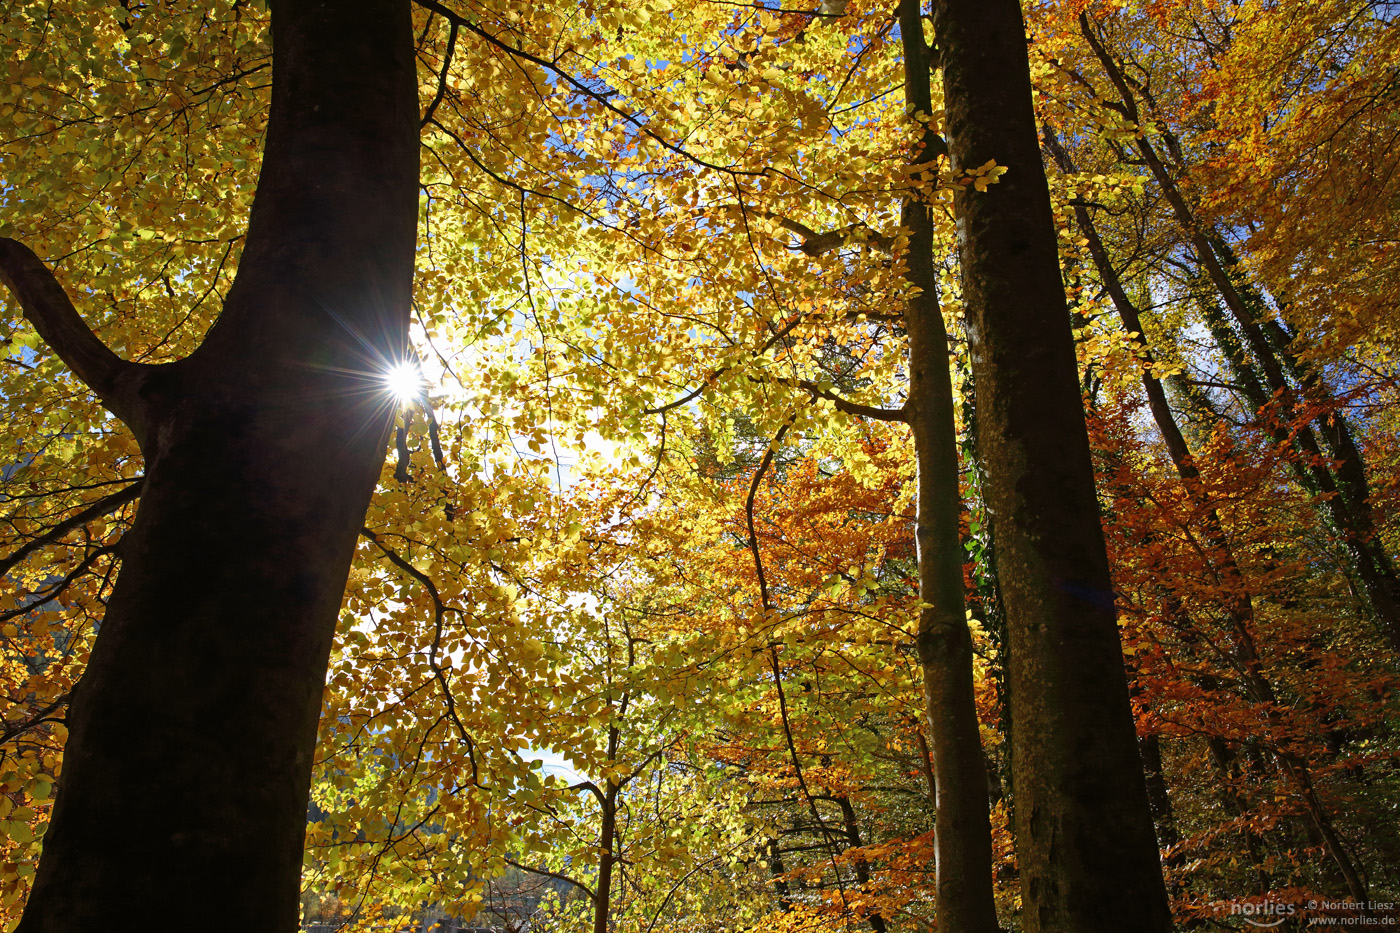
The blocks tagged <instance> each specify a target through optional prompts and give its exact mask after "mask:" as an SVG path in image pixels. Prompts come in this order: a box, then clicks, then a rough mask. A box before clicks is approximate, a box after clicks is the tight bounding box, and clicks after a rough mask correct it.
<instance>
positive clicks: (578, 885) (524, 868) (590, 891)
mask: <svg viewBox="0 0 1400 933" xmlns="http://www.w3.org/2000/svg"><path fill="white" fill-rule="evenodd" d="M501 861H503V862H505V863H506V864H507V865H514V866H515V867H516V868H518V869H520V870H521V871H528V872H529V873H530V874H532V875H543V876H544V877H546V878H553V879H554V880H556V881H563V882H566V883H568V884H571V885H573V886H574V887H576V888H578V889H579V890H580V891H582V892H583V893H584V894H587V895H588V899H589V900H590V901H596V900H597V899H598V895H596V894H594V893H593V889H592V888H590V887H589V886H588V885H586V884H584V883H583V882H582V881H579V880H578V879H576V878H570V877H569V876H568V875H560V874H557V873H555V872H552V871H545V870H544V869H542V868H531V867H530V866H529V865H522V864H520V863H519V862H517V861H515V860H514V859H511V858H505V857H502V858H501Z"/></svg>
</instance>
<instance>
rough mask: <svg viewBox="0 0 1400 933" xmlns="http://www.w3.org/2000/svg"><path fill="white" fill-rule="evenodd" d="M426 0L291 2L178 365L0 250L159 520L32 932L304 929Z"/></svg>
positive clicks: (32, 915)
mask: <svg viewBox="0 0 1400 933" xmlns="http://www.w3.org/2000/svg"><path fill="white" fill-rule="evenodd" d="M409 10H410V8H409V3H408V2H407V0H361V2H355V3H352V4H336V5H326V4H318V3H312V2H308V0H280V2H278V3H277V4H276V5H275V10H274V13H273V29H272V32H273V43H274V47H275V52H274V86H273V92H272V109H271V114H270V117H269V125H268V132H267V142H266V149H265V157H264V163H263V168H262V174H261V176H260V179H259V185H258V192H257V196H256V199H255V201H254V205H253V209H252V215H251V218H250V221H249V229H248V234H247V242H246V247H245V250H244V254H243V259H242V264H241V267H240V271H239V274H238V277H237V279H236V281H235V282H234V284H233V286H232V288H231V290H230V292H229V294H228V296H227V300H226V301H225V303H224V307H223V312H222V314H221V315H220V317H219V319H218V321H217V323H216V324H215V325H214V327H213V328H212V329H211V330H210V332H209V334H208V335H207V337H206V338H205V340H204V341H203V343H202V344H201V345H200V347H199V348H198V349H197V350H195V351H194V352H193V353H191V354H190V355H189V356H187V357H186V358H184V359H181V360H179V361H177V362H173V363H168V364H164V365H146V364H139V363H134V362H126V361H123V360H121V359H120V358H119V357H118V356H117V355H116V354H115V353H114V352H113V351H112V350H111V349H109V348H108V347H107V346H105V345H104V344H103V343H102V342H101V341H100V340H99V339H98V338H97V337H96V336H95V335H94V334H93V332H92V331H91V330H90V329H89V328H88V326H87V325H86V324H85V323H84V321H83V319H82V318H81V317H80V316H79V314H78V312H77V311H76V310H75V309H74V307H73V304H72V303H71V301H70V299H69V297H68V295H67V294H66V293H65V291H64V290H63V288H62V287H61V286H60V285H59V283H58V282H57V281H56V279H55V278H54V277H53V275H52V274H51V273H50V272H49V270H48V269H47V268H46V267H45V266H44V265H43V264H42V263H41V262H40V261H39V260H38V259H37V258H36V257H35V256H34V254H33V253H31V252H30V251H29V250H28V249H26V248H25V247H24V246H22V245H21V244H19V243H17V242H15V241H13V240H4V241H0V269H3V277H4V281H5V283H6V284H7V285H8V286H9V288H10V289H11V291H12V292H13V293H14V294H15V296H16V297H17V299H18V300H19V302H20V304H21V305H22V306H23V309H24V312H25V314H26V316H27V317H28V318H29V320H30V321H31V322H32V323H33V325H34V327H35V328H36V329H37V330H38V332H39V334H40V335H41V336H42V337H43V339H44V341H45V342H46V343H47V344H48V345H49V346H50V348H52V349H53V351H54V352H56V353H57V354H58V355H59V356H60V357H61V358H62V359H63V360H64V362H65V363H66V364H67V365H68V366H69V368H70V369H71V370H72V371H73V373H74V374H75V375H76V376H77V377H78V378H79V379H81V380H82V381H83V382H84V383H86V384H87V386H88V387H89V388H90V389H91V390H92V391H93V392H95V393H96V394H97V395H98V397H99V398H100V399H101V400H102V402H103V404H104V405H105V406H106V407H107V409H108V410H109V411H110V412H111V413H112V414H113V415H115V416H116V417H118V418H120V419H121V420H122V422H124V423H125V424H126V426H127V427H128V428H129V429H130V430H131V431H132V432H133V433H134V434H135V436H136V438H137V440H138V441H139V443H140V445H141V452H142V455H143V457H144V459H145V464H146V479H145V485H144V489H143V494H142V500H141V505H140V509H139V512H138V514H137V517H136V520H135V523H134V525H133V527H132V529H131V531H130V532H129V533H128V534H127V536H126V537H125V539H124V540H123V541H122V544H121V548H120V556H121V558H122V568H121V571H120V576H119V578H118V580H117V583H116V587H115V591H114V592H113V594H112V597H111V599H110V601H109V604H108V607H107V612H106V614H105V617H104V619H103V621H102V627H101V632H100V635H99V637H98V638H97V640H96V643H95V646H94V649H93V653H92V657H91V660H90V662H89V665H88V668H87V672H86V674H85V676H84V677H83V679H82V681H81V682H80V684H79V686H78V687H77V689H76V690H75V691H74V696H73V699H72V704H71V708H70V712H69V715H68V723H67V724H68V729H69V740H68V744H67V749H66V755H65V761H64V768H63V774H62V778H61V780H60V784H59V793H58V797H57V800H56V803H55V809H54V813H53V818H52V822H51V824H50V828H49V831H48V835H47V837H46V840H45V845H44V853H43V858H42V860H41V862H40V866H39V870H38V875H37V878H36V882H35V886H34V890H33V893H32V894H31V897H30V899H29V903H28V906H27V908H26V911H25V914H24V918H23V920H22V922H21V925H20V929H21V930H24V931H60V930H78V929H88V928H92V927H93V926H94V925H96V924H99V923H104V922H106V923H111V922H112V921H115V920H120V921H125V922H130V923H134V922H142V923H145V922H150V918H152V917H156V916H171V915H182V914H190V915H192V914H194V913H196V912H197V913H206V912H207V911H206V910H205V905H207V904H208V903H209V902H210V899H211V898H212V899H213V900H214V901H215V902H217V903H219V904H220V905H221V908H220V911H219V913H218V919H217V924H218V925H219V926H220V927H221V928H226V929H266V930H292V929H294V928H295V926H296V922H297V905H298V893H299V877H300V866H301V845H302V838H303V834H304V830H305V823H306V796H307V791H308V785H309V781H310V773H311V762H312V752H313V748H314V743H315V736H316V721H317V716H318V714H319V712H320V701H321V691H322V684H323V679H324V673H325V669H326V663H327V656H328V653H329V651H330V646H331V639H332V635H333V633H334V629H335V621H336V617H337V612H338V609H339V606H340V601H341V597H342V594H343V591H344V585H345V579H346V575H347V573H348V570H349V565H350V558H351V555H352V553H353V551H354V545H355V540H356V538H357V537H358V535H359V532H360V528H361V526H362V523H363V516H364V512H365V508H366V506H367V504H368V501H369V497H370V494H371V492H372V491H373V488H374V483H375V479H376V477H377V475H378V471H379V467H380V464H381V463H382V461H383V456H384V450H385V443H386V440H387V436H388V428H389V424H390V417H389V416H390V411H391V409H390V406H389V405H387V404H386V398H385V396H384V394H383V392H382V378H383V374H384V372H385V371H386V369H387V368H388V367H390V366H392V365H393V364H394V363H396V362H398V361H399V360H401V359H402V357H403V354H404V352H405V346H406V338H407V324H408V313H409V301H410V288H411V284H412V277H413V261H414V240H415V228H416V220H417V195H416V191H417V182H418V174H417V173H418V119H419V115H418V110H417V102H416V84H415V77H414V67H415V66H414V60H413V39H412V33H411V29H410V15H409Z"/></svg>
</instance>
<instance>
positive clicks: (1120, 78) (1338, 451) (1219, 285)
mask: <svg viewBox="0 0 1400 933" xmlns="http://www.w3.org/2000/svg"><path fill="white" fill-rule="evenodd" d="M1079 25H1080V31H1081V33H1082V34H1083V35H1084V38H1085V40H1086V41H1087V42H1088V43H1089V46H1090V47H1091V48H1092V49H1093V51H1094V54H1095V56H1096V57H1097V58H1098V59H1099V62H1100V63H1101V64H1102V65H1103V67H1104V71H1105V73H1106V74H1107V75H1108V78H1109V80H1110V81H1111V82H1112V83H1113V86H1114V87H1115V88H1116V89H1117V91H1118V93H1119V97H1120V98H1121V100H1122V104H1121V105H1114V106H1115V107H1116V108H1117V109H1119V110H1120V112H1122V114H1123V115H1124V116H1125V117H1126V118H1127V119H1129V120H1131V121H1132V122H1134V123H1140V122H1141V121H1140V117H1139V115H1138V107H1137V100H1136V98H1135V96H1134V94H1133V91H1132V88H1131V87H1130V86H1129V84H1128V82H1127V79H1126V77H1125V76H1124V74H1123V71H1122V69H1121V68H1120V67H1119V65H1118V62H1117V61H1116V60H1115V59H1114V58H1113V56H1112V55H1111V54H1110V53H1109V51H1108V49H1107V47H1106V46H1105V45H1104V44H1103V42H1102V41H1101V40H1100V39H1099V37H1098V35H1097V34H1096V32H1095V30H1094V27H1093V24H1092V23H1091V21H1090V19H1089V16H1088V14H1087V13H1081V14H1080V16H1079ZM1137 149H1138V152H1139V153H1140V154H1141V155H1142V157H1143V161H1144V162H1145V163H1146V164H1147V167H1148V168H1149V169H1150V170H1151V172H1152V175H1153V177H1154V178H1155V179H1156V180H1157V183H1158V185H1159V186H1160V187H1161V189H1162V193H1163V195H1164V196H1165V197H1166V199H1167V203H1168V204H1170V205H1171V208H1172V211H1173V213H1174V214H1175V215H1176V218H1177V223H1178V224H1180V226H1181V228H1182V230H1184V231H1185V232H1186V235H1187V238H1188V239H1189V240H1190V243H1191V246H1192V248H1193V249H1194V250H1195V253H1196V256H1197V259H1198V260H1199V262H1200V263H1201V267H1202V268H1203V269H1204V270H1205V272H1206V274H1207V275H1208V276H1209V277H1210V280H1211V283H1212V284H1213V285H1214V286H1215V288H1216V291H1217V292H1218V293H1219V294H1220V298H1221V300H1222V301H1223V302H1224V304H1225V307H1226V308H1227V309H1229V311H1230V314H1231V316H1232V317H1234V319H1235V322H1236V323H1237V324H1238V325H1239V327H1240V331H1241V332H1242V333H1243V334H1244V338H1245V343H1246V344H1248V346H1249V349H1250V352H1251V353H1252V354H1253V355H1254V358H1255V362H1256V363H1257V364H1258V365H1259V367H1260V369H1262V370H1263V373H1264V376H1265V379H1266V381H1267V384H1268V387H1269V391H1270V392H1271V393H1273V395H1274V396H1275V397H1276V398H1278V399H1279V400H1280V401H1281V403H1282V405H1283V409H1282V410H1283V413H1284V415H1285V416H1286V417H1291V416H1292V415H1293V413H1294V411H1295V409H1296V398H1295V394H1294V392H1293V389H1292V387H1291V386H1290V384H1289V383H1288V380H1287V378H1286V376H1285V373H1284V370H1285V362H1284V361H1283V360H1281V359H1280V358H1279V357H1280V355H1283V356H1285V357H1286V356H1287V354H1288V350H1287V348H1286V347H1285V348H1284V349H1282V350H1280V351H1278V352H1276V351H1275V349H1274V347H1272V346H1271V345H1270V342H1269V339H1268V337H1267V335H1266V333H1265V325H1264V324H1262V323H1261V321H1260V318H1261V317H1262V314H1263V311H1264V308H1263V307H1262V301H1260V300H1258V296H1257V295H1254V296H1252V297H1253V298H1254V299H1255V300H1249V299H1247V298H1246V295H1245V294H1243V293H1242V290H1241V289H1240V288H1239V287H1238V286H1237V284H1236V282H1235V280H1234V278H1233V277H1232V276H1231V272H1232V267H1233V259H1234V257H1233V255H1232V254H1231V253H1230V251H1229V249H1228V247H1226V246H1225V244H1224V243H1223V241H1222V239H1221V238H1220V237H1219V236H1218V235H1217V234H1216V233H1215V231H1214V230H1211V229H1208V228H1207V226H1206V225H1204V224H1202V223H1201V222H1200V221H1199V220H1198V219H1197V217H1196V215H1195V212H1194V211H1193V210H1192V208H1191V206H1190V204H1188V203H1187V200H1186V197H1185V196H1184V195H1183V194H1182V192H1181V189H1180V187H1179V186H1178V185H1177V184H1176V180H1175V179H1174V178H1173V177H1172V175H1171V173H1170V172H1169V171H1168V169H1167V166H1166V165H1165V163H1164V162H1163V161H1162V159H1161V157H1160V156H1159V155H1158V153H1157V150H1156V149H1155V147H1153V145H1152V142H1151V140H1150V139H1148V138H1147V136H1145V135H1144V136H1142V137H1140V138H1139V139H1138V140H1137ZM1222 257H1223V258H1222ZM1306 388H1307V386H1306V385H1305V389H1306ZM1313 388H1314V393H1313V395H1314V397H1316V395H1317V394H1318V393H1317V388H1318V387H1317V386H1314V387H1313ZM1323 428H1324V431H1323V434H1324V436H1327V435H1328V433H1329V432H1328V431H1327V426H1326V425H1323ZM1279 433H1284V432H1282V429H1280V432H1279ZM1331 435H1332V436H1333V437H1335V438H1336V440H1337V443H1336V444H1334V445H1331V449H1330V451H1329V452H1330V453H1331V454H1332V456H1333V458H1335V459H1338V460H1340V466H1339V468H1338V473H1337V475H1336V476H1334V475H1333V473H1332V471H1331V469H1329V467H1328V466H1327V465H1326V463H1325V462H1324V458H1323V452H1322V449H1321V446H1320V445H1319V444H1318V442H1317V438H1316V436H1315V435H1314V433H1313V431H1312V429H1311V427H1308V426H1304V427H1302V428H1300V429H1298V430H1297V431H1296V432H1294V433H1293V435H1292V437H1290V440H1292V438H1296V443H1297V446H1298V447H1299V448H1300V449H1301V450H1302V453H1303V454H1304V460H1305V462H1304V463H1302V464H1300V465H1298V466H1296V467H1295V469H1297V470H1298V471H1299V472H1304V471H1306V472H1307V473H1309V474H1311V485H1313V486H1315V487H1316V488H1317V490H1318V491H1319V492H1321V493H1322V495H1323V497H1324V499H1323V509H1324V511H1325V513H1326V515H1327V517H1328V518H1329V519H1330V520H1331V522H1332V524H1333V526H1334V527H1335V528H1336V529H1337V532H1338V533H1339V534H1340V535H1341V537H1342V541H1343V544H1344V545H1345V547H1346V549H1347V554H1348V557H1350V559H1351V564H1352V566H1353V567H1354V569H1355V571H1356V575H1357V577H1358V578H1360V580H1361V585H1362V588H1363V589H1364V590H1365V592H1366V598H1367V601H1368V602H1369V603H1370V604H1371V609H1372V611H1373V612H1374V614H1375V617H1376V622H1377V623H1378V627H1379V629H1380V633H1381V635H1382V637H1383V638H1385V640H1386V642H1387V643H1388V644H1389V645H1390V648H1391V650H1393V651H1397V652H1400V577H1397V574H1396V571H1395V567H1394V564H1393V563H1392V561H1391V560H1390V556H1389V555H1388V554H1387V553H1386V552H1385V549H1384V547H1383V546H1381V544H1380V541H1379V540H1378V538H1377V535H1376V527H1375V522H1374V518H1373V516H1372V512H1371V504H1370V493H1369V489H1368V488H1367V484H1366V480H1365V476H1366V470H1365V465H1364V464H1363V463H1362V462H1361V459H1360V456H1361V455H1360V451H1359V450H1357V448H1356V446H1355V444H1354V443H1351V437H1350V432H1346V433H1345V434H1344V433H1343V432H1342V430H1340V429H1338V428H1335V427H1334V428H1333V430H1332V431H1331ZM1339 480H1340V482H1339Z"/></svg>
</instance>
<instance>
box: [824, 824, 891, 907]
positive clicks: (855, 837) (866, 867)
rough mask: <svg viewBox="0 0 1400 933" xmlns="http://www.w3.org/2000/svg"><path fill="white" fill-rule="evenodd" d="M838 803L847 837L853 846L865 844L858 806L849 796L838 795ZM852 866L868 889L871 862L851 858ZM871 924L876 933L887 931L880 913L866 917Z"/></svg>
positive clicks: (857, 876) (857, 847)
mask: <svg viewBox="0 0 1400 933" xmlns="http://www.w3.org/2000/svg"><path fill="white" fill-rule="evenodd" d="M836 805H837V806H839V807H840V808H841V822H842V825H843V827H844V828H845V830H846V838H847V839H848V840H849V841H850V844H851V848H854V849H859V848H860V847H861V846H863V845H865V842H864V841H863V840H862V839H861V837H860V823H859V822H858V821H857V820H856V808H855V807H854V806H853V805H852V804H851V799H850V798H849V797H837V798H836ZM851 867H852V868H854V869H855V872H856V881H858V882H860V886H861V888H863V889H866V890H867V891H868V889H869V885H870V863H869V862H867V861H866V860H865V859H863V858H857V859H852V860H851ZM865 920H866V922H867V923H869V924H870V929H872V930H874V931H875V933H885V929H886V927H885V918H884V917H882V916H880V915H879V914H871V915H870V916H868V917H866V918H865Z"/></svg>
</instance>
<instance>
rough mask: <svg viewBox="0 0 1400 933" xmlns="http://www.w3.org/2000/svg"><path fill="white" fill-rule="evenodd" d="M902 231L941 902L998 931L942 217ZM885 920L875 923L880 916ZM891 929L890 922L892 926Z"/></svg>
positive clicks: (917, 79)
mask: <svg viewBox="0 0 1400 933" xmlns="http://www.w3.org/2000/svg"><path fill="white" fill-rule="evenodd" d="M899 18H900V29H901V32H902V34H903V43H904V69H905V101H906V104H905V105H906V107H907V108H908V109H909V111H910V112H911V113H912V114H919V113H921V114H924V115H925V119H927V117H928V115H930V114H932V112H933V105H932V102H931V94H930V90H929V61H928V59H929V54H928V48H927V46H926V45H925V43H924V37H923V30H922V27H921V25H920V22H921V19H922V17H921V15H920V6H919V0H902V2H901V3H900V6H899ZM921 142H922V145H921V146H920V147H919V149H918V150H917V151H916V152H915V153H914V155H913V157H912V159H911V163H912V164H914V165H918V164H920V163H925V162H929V161H931V160H933V159H934V158H935V156H936V154H937V152H938V151H939V150H940V148H942V140H941V139H939V138H938V136H937V135H936V134H934V133H932V132H928V131H926V132H925V133H924V134H923V139H922V141H921ZM901 222H902V224H903V226H904V228H905V229H906V230H908V231H909V249H908V253H907V254H906V255H905V257H904V259H905V265H906V273H905V274H906V276H907V279H908V282H909V285H910V292H911V294H910V297H909V300H908V303H907V304H906V306H905V312H904V326H905V330H906V332H907V333H908V335H909V396H908V400H907V402H906V403H905V406H904V412H905V420H906V421H907V422H908V423H909V427H910V429H911V430H912V432H913V435H914V449H915V454H916V457H917V459H918V467H919V470H918V483H919V490H918V514H917V518H916V523H915V524H916V527H915V541H916V544H917V547H918V559H919V599H920V601H921V602H922V603H924V606H925V608H923V609H922V610H920V613H919V636H918V650H919V663H920V665H921V667H922V668H923V675H924V697H925V705H926V711H927V717H928V729H929V745H930V752H931V757H932V762H933V777H934V788H935V804H934V805H935V807H936V813H937V815H936V817H935V820H936V822H935V834H934V840H935V842H934V844H935V847H936V856H935V862H936V871H937V875H938V877H937V895H936V898H937V899H936V903H935V910H936V912H937V915H938V918H939V925H940V928H941V929H944V930H948V931H950V933H995V931H996V930H997V929H998V926H997V915H996V902H995V900H994V899H993V896H992V838H991V834H992V830H991V817H990V813H989V805H988V801H987V772H986V759H985V756H984V755H983V753H982V738H981V733H980V730H979V728H978V722H977V704H976V693H975V689H974V685H973V679H972V634H971V632H970V631H969V630H968V627H967V609H966V606H965V604H964V592H963V573H962V540H961V538H960V537H959V530H958V516H959V514H960V512H961V509H962V499H961V496H960V490H959V475H958V435H957V426H956V423H955V421H954V418H953V384H952V377H951V375H950V374H949V365H950V361H949V354H948V334H947V330H946V327H945V325H944V322H943V313H942V309H941V308H940V307H939V304H938V278H937V273H936V271H935V269H934V265H933V245H934V244H933V218H932V216H931V215H930V208H929V206H928V204H927V203H926V202H925V201H924V200H923V199H922V198H921V197H919V196H918V195H910V196H909V197H906V198H905V201H904V208H903V216H902V218H901ZM872 922H873V918H872ZM882 922H883V921H882Z"/></svg>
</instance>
